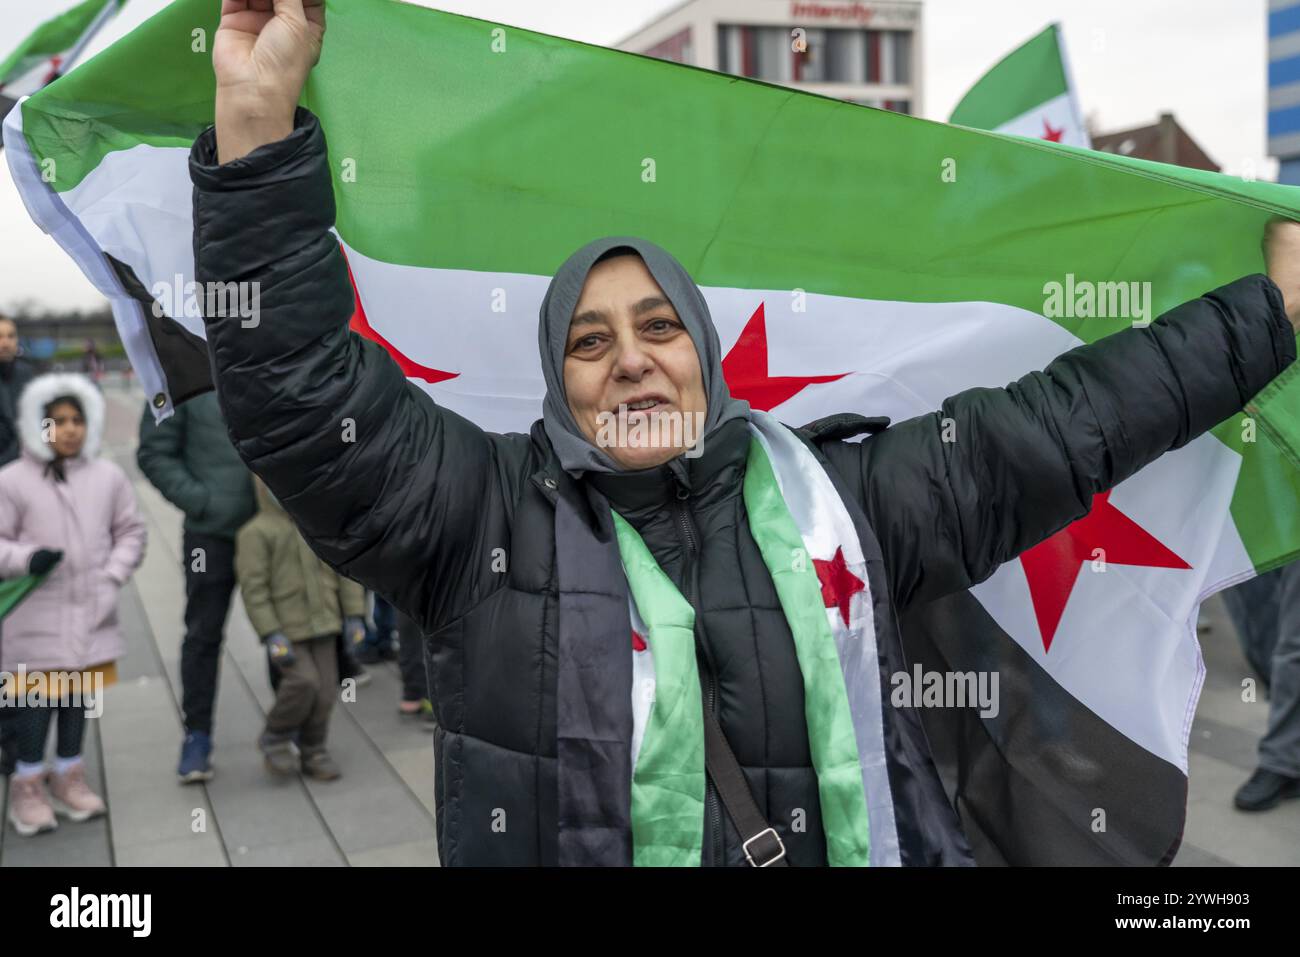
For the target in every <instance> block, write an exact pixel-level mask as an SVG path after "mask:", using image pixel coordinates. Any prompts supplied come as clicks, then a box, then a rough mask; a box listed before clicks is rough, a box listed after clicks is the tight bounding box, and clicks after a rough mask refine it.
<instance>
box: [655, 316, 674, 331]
mask: <svg viewBox="0 0 1300 957" xmlns="http://www.w3.org/2000/svg"><path fill="white" fill-rule="evenodd" d="M676 328H678V324H677V323H675V322H673V321H672V320H671V319H651V320H650V331H651V332H668V331H670V330H672V329H676Z"/></svg>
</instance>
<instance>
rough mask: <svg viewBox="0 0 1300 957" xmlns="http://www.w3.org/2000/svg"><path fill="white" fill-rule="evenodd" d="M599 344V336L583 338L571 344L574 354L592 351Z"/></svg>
mask: <svg viewBox="0 0 1300 957" xmlns="http://www.w3.org/2000/svg"><path fill="white" fill-rule="evenodd" d="M599 343H600V337H599V336H583V337H582V338H581V339H579V340H577V341H576V342H574V344H573V351H574V352H582V351H584V350H587V349H594V348H595V347H596V346H597V345H598V344H599Z"/></svg>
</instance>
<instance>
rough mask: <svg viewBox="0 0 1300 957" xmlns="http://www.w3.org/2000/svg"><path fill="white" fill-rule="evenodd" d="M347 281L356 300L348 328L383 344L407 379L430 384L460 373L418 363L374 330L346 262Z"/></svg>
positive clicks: (343, 251) (444, 380)
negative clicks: (421, 380)
mask: <svg viewBox="0 0 1300 957" xmlns="http://www.w3.org/2000/svg"><path fill="white" fill-rule="evenodd" d="M339 251H340V252H342V253H343V260H344V262H346V261H347V258H348V254H347V252H346V251H345V250H344V249H343V247H342V245H340V246H339ZM348 281H349V282H350V283H352V298H353V300H354V301H355V302H356V311H355V312H353V313H352V321H351V322H350V323H348V328H349V329H351V330H352V331H353V332H355V333H356V334H357V335H359V336H362V337H363V338H366V339H371V340H373V341H375V342H377V343H379V344H380V345H381V346H383V347H384V349H386V350H387V351H388V354H389V355H390V356H392V357H393V359H394V360H395V361H396V362H397V364H398V366H399V367H401V370H402V372H403V373H404V374H405V375H406V377H407V378H408V379H423V380H424V381H425V382H427V383H429V384H430V385H432V384H433V383H435V382H446V381H447V380H448V379H454V378H456V377H457V376H458V375H460V373H459V372H443V371H442V370H441V369H433V368H430V367H429V366H424V365H420V363H418V362H416V361H415V360H414V359H411V358H409V357H407V355H406V354H405V353H403V352H402V350H401V349H399V348H397V347H396V346H395V345H393V344H392V343H391V342H389V341H388V340H387V339H385V338H384V337H383V336H381V335H380V334H379V333H378V332H376V331H375V329H374V327H372V326H371V325H370V320H369V319H367V318H366V309H365V307H364V306H362V305H361V292H360V291H359V290H358V289H357V281H356V279H355V278H354V277H353V275H352V264H351V263H348Z"/></svg>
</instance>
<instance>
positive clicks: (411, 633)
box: [396, 611, 435, 731]
mask: <svg viewBox="0 0 1300 957" xmlns="http://www.w3.org/2000/svg"><path fill="white" fill-rule="evenodd" d="M396 614H397V667H398V670H399V671H400V672H401V675H402V700H401V701H399V702H398V703H397V710H398V713H399V714H401V715H402V717H404V718H418V719H419V720H420V725H421V727H423V728H424V729H425V730H427V731H432V730H433V729H434V727H435V722H434V720H433V703H432V701H431V700H430V698H429V677H428V674H427V672H426V671H425V665H424V635H423V634H422V633H421V631H420V626H419V625H418V624H416V623H415V621H414V620H413V619H412V618H410V617H408V616H406V615H403V614H402V613H401V612H400V611H399V612H397V613H396Z"/></svg>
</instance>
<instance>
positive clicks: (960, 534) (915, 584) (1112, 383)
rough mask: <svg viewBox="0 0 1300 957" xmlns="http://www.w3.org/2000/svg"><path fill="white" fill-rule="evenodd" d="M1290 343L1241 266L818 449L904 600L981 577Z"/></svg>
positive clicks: (1172, 445) (1232, 407) (1280, 355)
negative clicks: (1087, 339)
mask: <svg viewBox="0 0 1300 957" xmlns="http://www.w3.org/2000/svg"><path fill="white" fill-rule="evenodd" d="M1295 356H1296V340H1295V333H1294V331H1293V330H1292V327H1291V324H1290V322H1289V321H1288V320H1287V317H1286V313H1285V312H1284V310H1283V306H1282V294H1281V292H1280V291H1279V290H1278V288H1277V286H1275V285H1274V284H1273V283H1272V281H1270V280H1269V279H1268V277H1266V276H1263V275H1256V276H1247V277H1245V278H1243V279H1238V280H1237V281H1236V282H1233V283H1230V284H1228V285H1226V286H1223V287H1221V288H1219V289H1216V290H1215V291H1214V292H1211V293H1209V294H1207V295H1205V296H1202V297H1201V298H1200V299H1195V300H1193V301H1191V302H1187V303H1184V304H1183V305H1181V306H1178V307H1177V308H1175V309H1171V310H1170V311H1169V312H1167V313H1165V314H1164V315H1163V316H1161V317H1160V318H1159V319H1157V320H1156V321H1155V322H1153V323H1152V324H1151V325H1150V326H1148V327H1146V328H1131V329H1126V330H1124V331H1122V332H1118V333H1116V334H1114V335H1111V336H1107V337H1106V338H1104V339H1101V340H1099V341H1098V342H1095V343H1092V344H1090V345H1085V346H1080V347H1078V348H1076V349H1072V350H1070V351H1069V352H1066V353H1064V354H1063V355H1061V356H1058V357H1057V358H1056V359H1055V360H1054V361H1053V362H1052V363H1051V364H1050V365H1049V366H1048V367H1047V368H1046V369H1045V370H1043V371H1042V372H1032V373H1030V374H1029V375H1026V376H1024V377H1023V378H1021V379H1019V380H1017V381H1016V382H1013V383H1011V384H1010V385H1008V386H1007V387H1006V388H1005V389H970V390H968V391H966V392H961V393H959V394H957V395H955V396H953V397H952V398H950V399H948V400H946V401H945V402H944V403H943V407H942V409H941V410H939V411H937V412H934V413H931V414H929V415H923V416H919V417H917V418H914V419H909V420H907V421H905V422H902V423H900V424H899V425H897V426H895V427H893V428H890V429H887V430H886V431H884V432H881V433H879V434H877V435H874V436H872V437H870V438H868V439H866V440H865V441H863V442H861V443H846V442H830V443H827V444H826V445H825V446H823V452H824V453H825V454H826V455H827V456H828V458H829V459H830V461H831V462H832V464H833V465H835V466H836V467H837V469H838V470H839V471H840V472H841V473H842V474H844V475H845V477H846V479H848V481H849V482H850V483H851V485H852V487H853V488H854V490H855V492H856V493H857V494H858V495H859V496H860V501H861V502H862V503H863V504H864V505H865V507H866V510H867V516H868V518H869V519H870V521H871V523H872V525H873V527H874V529H875V531H876V534H877V536H878V537H879V538H880V543H881V550H882V553H883V557H884V560H885V567H886V568H887V569H888V571H889V574H890V578H891V587H892V591H893V597H894V600H895V602H896V603H897V606H898V607H899V608H905V607H906V606H907V605H909V604H911V603H913V602H920V601H926V600H930V599H933V598H937V597H939V596H941V595H945V594H948V593H951V592H955V591H960V590H962V589H965V588H969V587H970V586H972V585H975V584H978V583H979V582H981V581H983V580H984V579H986V578H988V577H989V576H990V575H992V574H993V572H994V571H996V570H997V568H998V566H999V565H1000V564H1002V563H1003V562H1006V561H1009V560H1010V559H1012V558H1015V557H1016V556H1017V555H1019V554H1020V553H1021V552H1023V551H1025V550H1026V549H1028V548H1031V547H1033V546H1034V545H1036V544H1038V543H1039V542H1041V541H1043V540H1044V539H1046V538H1048V537H1049V536H1051V535H1052V534H1054V533H1055V532H1057V531H1059V530H1060V529H1061V528H1063V527H1065V526H1066V525H1068V524H1069V523H1070V522H1072V521H1074V520H1075V519H1077V518H1080V517H1082V516H1083V515H1085V514H1087V512H1088V510H1089V509H1090V508H1091V506H1092V498H1093V495H1094V494H1096V493H1098V492H1103V491H1105V490H1107V489H1109V488H1111V487H1112V486H1114V485H1117V484H1118V483H1120V482H1122V481H1123V480H1124V479H1126V478H1128V477H1129V476H1130V475H1132V474H1133V473H1134V472H1136V471H1138V469H1140V468H1142V467H1143V466H1144V465H1146V464H1148V463H1149V462H1151V461H1153V460H1154V459H1156V458H1157V457H1159V456H1160V455H1162V454H1164V453H1165V452H1167V451H1170V450H1171V449H1177V448H1180V447H1181V446H1183V445H1186V444H1187V443H1188V442H1190V441H1191V440H1192V439H1194V438H1196V437H1197V436H1198V435H1201V434H1202V433H1203V432H1206V431H1208V430H1209V429H1211V428H1212V427H1214V426H1215V425H1217V424H1218V423H1220V422H1222V421H1223V420H1225V419H1227V418H1228V417H1229V416H1232V415H1233V414H1235V413H1236V412H1238V411H1240V410H1241V409H1242V407H1243V406H1245V404H1246V403H1247V402H1248V401H1249V400H1250V399H1251V397H1253V396H1254V395H1255V393H1257V392H1258V391H1259V390H1260V389H1262V388H1263V387H1264V385H1265V384H1266V383H1267V382H1268V381H1269V380H1270V379H1272V378H1273V377H1274V376H1276V375H1277V374H1278V373H1279V372H1281V371H1282V370H1283V369H1284V368H1286V366H1288V365H1289V364H1290V363H1291V362H1292V361H1293V360H1294V359H1295ZM945 419H951V420H952V421H951V424H950V432H949V436H950V437H953V438H955V441H944V420H945Z"/></svg>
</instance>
